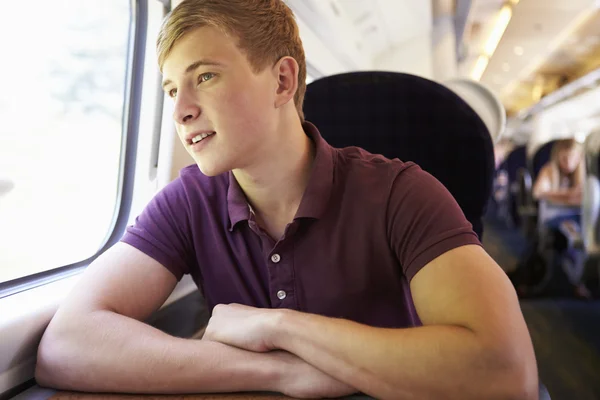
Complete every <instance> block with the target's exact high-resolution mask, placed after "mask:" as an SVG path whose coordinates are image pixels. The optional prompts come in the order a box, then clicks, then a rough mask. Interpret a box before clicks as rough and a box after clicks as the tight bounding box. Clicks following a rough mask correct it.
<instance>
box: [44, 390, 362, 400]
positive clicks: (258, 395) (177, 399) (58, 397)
mask: <svg viewBox="0 0 600 400" xmlns="http://www.w3.org/2000/svg"><path fill="white" fill-rule="evenodd" d="M291 398H292V397H287V396H284V395H282V394H278V393H268V392H253V393H223V394H216V393H215V394H186V395H183V394H179V395H156V394H148V395H141V394H107V393H99V394H94V393H77V392H57V393H55V394H54V395H53V396H51V397H50V399H51V400H100V399H109V400H133V399H147V400H148V399H149V400H288V399H291ZM342 399H346V400H369V399H373V398H372V397H369V396H366V395H364V394H355V395H352V396H347V397H342Z"/></svg>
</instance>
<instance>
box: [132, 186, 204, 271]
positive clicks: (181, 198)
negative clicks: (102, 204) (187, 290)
mask: <svg viewBox="0 0 600 400" xmlns="http://www.w3.org/2000/svg"><path fill="white" fill-rule="evenodd" d="M189 221H190V219H189V202H188V200H187V196H186V194H185V190H184V187H183V183H182V181H181V178H178V179H176V180H174V181H173V182H171V183H169V184H168V185H167V186H165V188H163V190H161V191H160V192H159V193H158V194H157V195H156V196H154V198H153V199H152V200H151V201H150V203H148V205H147V206H146V208H145V209H144V211H142V213H141V214H140V215H139V216H138V217H137V218H136V219H135V223H134V224H133V225H132V226H129V227H127V230H126V232H125V234H124V235H123V237H122V238H121V241H122V242H124V243H127V244H129V245H131V246H133V247H135V248H136V249H138V250H140V251H142V252H143V253H145V254H147V255H148V256H150V257H152V258H153V259H155V260H156V261H158V262H159V263H161V264H162V265H163V266H164V267H165V268H167V269H168V270H169V271H171V272H172V273H173V275H175V277H176V278H177V280H180V279H181V278H182V276H183V275H184V274H187V273H189V265H190V262H191V260H193V250H192V246H191V240H192V238H191V229H190V222H189Z"/></svg>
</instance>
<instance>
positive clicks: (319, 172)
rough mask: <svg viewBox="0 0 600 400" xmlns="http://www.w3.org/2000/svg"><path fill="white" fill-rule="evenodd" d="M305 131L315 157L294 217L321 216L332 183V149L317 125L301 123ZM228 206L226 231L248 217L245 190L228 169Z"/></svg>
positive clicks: (248, 211)
mask: <svg viewBox="0 0 600 400" xmlns="http://www.w3.org/2000/svg"><path fill="white" fill-rule="evenodd" d="M302 128H303V129H304V132H305V133H306V134H307V135H308V137H309V138H310V139H311V140H312V141H313V143H314V144H315V159H314V161H313V166H312V171H311V173H310V178H309V180H308V184H307V186H306V189H305V191H304V194H303V195H302V200H301V201H300V206H299V207H298V211H297V212H296V216H295V217H294V219H297V218H316V219H318V218H320V217H321V215H322V214H323V212H324V211H325V208H326V207H327V203H328V201H329V198H330V196H331V190H332V186H333V152H334V149H333V148H332V147H331V146H330V145H329V144H328V143H327V142H326V141H325V139H323V138H322V137H321V134H320V132H319V130H318V129H317V127H316V126H314V125H313V124H311V123H310V122H304V123H303V124H302ZM227 207H228V210H229V223H230V225H229V230H230V231H232V230H233V228H234V227H235V225H236V224H237V223H238V222H240V221H246V220H248V219H250V212H251V211H250V205H249V204H248V201H247V199H246V195H245V194H244V191H243V190H242V188H241V187H240V185H239V183H238V182H237V180H236V179H235V176H234V175H233V172H231V171H229V188H228V189H227Z"/></svg>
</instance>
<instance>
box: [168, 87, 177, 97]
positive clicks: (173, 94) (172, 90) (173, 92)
mask: <svg viewBox="0 0 600 400" xmlns="http://www.w3.org/2000/svg"><path fill="white" fill-rule="evenodd" d="M168 94H169V97H173V98H174V97H175V96H177V89H171V90H169V92H168Z"/></svg>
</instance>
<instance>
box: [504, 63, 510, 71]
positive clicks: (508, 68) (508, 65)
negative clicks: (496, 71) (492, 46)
mask: <svg viewBox="0 0 600 400" xmlns="http://www.w3.org/2000/svg"><path fill="white" fill-rule="evenodd" d="M502 71H504V72H508V71H510V64H509V63H504V64H502Z"/></svg>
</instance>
